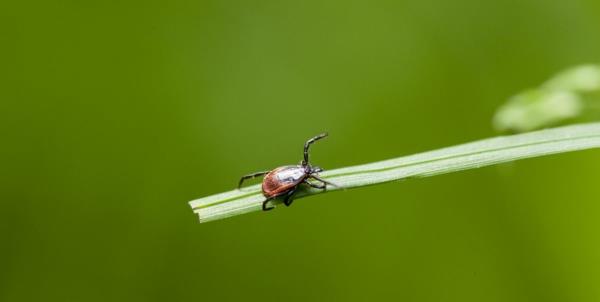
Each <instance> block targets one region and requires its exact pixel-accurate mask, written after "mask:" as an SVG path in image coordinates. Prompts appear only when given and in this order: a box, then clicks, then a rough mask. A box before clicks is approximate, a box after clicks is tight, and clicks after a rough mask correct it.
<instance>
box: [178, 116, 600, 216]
mask: <svg viewBox="0 0 600 302" xmlns="http://www.w3.org/2000/svg"><path fill="white" fill-rule="evenodd" d="M598 147H600V123H593V124H582V125H573V126H566V127H560V128H554V129H548V130H541V131H536V132H529V133H525V134H518V135H511V136H501V137H495V138H490V139H484V140H480V141H475V142H472V143H467V144H462V145H458V146H454V147H448V148H443V149H438V150H435V151H429V152H424V153H419V154H415V155H410V156H404V157H399V158H395V159H390V160H385V161H380V162H375V163H370V164H364V165H359V166H352V167H346V168H340V169H335V170H329V171H326V172H323V173H321V177H322V178H324V179H326V180H329V181H331V182H334V183H336V184H338V185H340V186H342V187H344V188H357V187H363V186H368V185H374V184H379V183H385V182H390V181H395V180H400V179H406V178H415V177H426V176H433V175H438V174H444V173H450V172H456V171H461V170H467V169H474V168H479V167H484V166H489V165H494V164H499V163H504V162H509V161H514V160H518V159H524V158H530V157H536V156H543V155H549V154H555V153H563V152H570V151H576V150H583V149H591V148H598ZM232 183H235V179H234V181H233V182H232ZM336 190H340V188H335V187H329V188H328V189H327V190H326V191H323V190H318V189H313V188H302V189H300V190H299V191H298V193H297V194H296V195H295V199H298V198H301V197H306V196H309V195H314V194H320V193H326V192H331V191H336ZM263 201H264V197H263V196H262V193H261V189H260V185H254V186H249V187H245V188H242V190H232V191H229V192H225V193H220V194H216V195H211V196H208V197H204V198H200V199H196V200H193V201H191V202H190V203H189V204H190V206H191V207H192V209H193V210H194V212H195V213H196V214H198V216H199V217H200V222H207V221H211V220H216V219H222V218H226V217H230V216H234V215H239V214H244V213H248V212H253V211H259V210H260V209H261V204H262V202H263ZM279 203H280V202H279V201H275V204H279Z"/></svg>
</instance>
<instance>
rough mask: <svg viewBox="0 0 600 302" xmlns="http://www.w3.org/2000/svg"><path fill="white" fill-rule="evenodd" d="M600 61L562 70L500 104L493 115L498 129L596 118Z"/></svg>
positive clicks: (599, 106) (522, 128) (514, 129)
mask: <svg viewBox="0 0 600 302" xmlns="http://www.w3.org/2000/svg"><path fill="white" fill-rule="evenodd" d="M599 113H600V65H595V64H587V65H580V66H576V67H572V68H569V69H567V70H564V71H562V72H560V73H558V74H556V75H555V76H554V77H552V78H550V79H549V80H547V81H546V82H545V83H543V84H542V85H540V86H539V87H536V88H532V89H528V90H525V91H523V92H521V93H519V94H517V95H515V96H512V97H511V98H509V100H508V101H507V102H506V103H505V104H504V105H502V106H501V107H500V108H499V109H498V110H497V111H496V114H495V116H494V119H493V124H494V128H495V129H496V130H498V131H502V132H527V131H531V130H536V129H540V128H545V127H549V126H556V125H559V124H564V123H571V122H585V121H590V120H598V119H599V118H600V115H599Z"/></svg>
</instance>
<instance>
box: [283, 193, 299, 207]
mask: <svg viewBox="0 0 600 302" xmlns="http://www.w3.org/2000/svg"><path fill="white" fill-rule="evenodd" d="M294 193H296V189H293V190H291V191H289V192H288V193H287V194H285V198H284V199H283V204H284V205H285V206H286V207H289V206H290V205H291V204H292V202H294V200H293V199H292V196H293V195H294Z"/></svg>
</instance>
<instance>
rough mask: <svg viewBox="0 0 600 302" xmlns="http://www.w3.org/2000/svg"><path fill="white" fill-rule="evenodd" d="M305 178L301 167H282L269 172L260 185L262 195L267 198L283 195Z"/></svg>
mask: <svg viewBox="0 0 600 302" xmlns="http://www.w3.org/2000/svg"><path fill="white" fill-rule="evenodd" d="M305 178H306V173H305V171H304V168H303V167H302V166H283V167H279V168H277V169H275V170H273V171H271V172H269V173H268V174H267V175H266V176H265V178H264V179H263V183H262V191H263V195H264V196H265V197H267V198H271V197H277V196H280V195H283V194H285V193H287V192H289V191H290V190H292V189H293V188H294V187H296V186H297V185H298V184H299V183H301V182H302V181H303V180H304V179H305Z"/></svg>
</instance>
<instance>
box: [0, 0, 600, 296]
mask: <svg viewBox="0 0 600 302" xmlns="http://www.w3.org/2000/svg"><path fill="white" fill-rule="evenodd" d="M0 16H1V18H0V25H1V26H0V45H1V47H0V54H1V59H0V62H2V63H1V65H2V66H0V70H1V72H0V80H1V81H0V87H2V88H1V89H0V90H1V91H0V112H1V116H2V118H1V120H0V125H1V127H0V134H1V142H2V143H1V146H0V158H1V159H0V160H1V167H0V171H1V172H0V190H1V191H0V192H1V195H0V198H1V200H0V202H1V203H0V206H1V208H0V301H238V300H247V301H263V302H264V301H281V300H285V301H307V300H338V301H339V300H345V301H367V300H402V301H598V300H600V286H598V284H599V282H600V238H599V236H598V234H599V230H600V198H599V196H600V186H599V185H598V183H599V182H598V180H599V177H600V153H599V152H598V151H596V150H591V151H584V152H577V153H570V154H563V155H556V156H550V157H544V158H536V159H530V160H525V161H520V162H517V163H512V164H506V165H502V166H495V167H488V168H483V169H479V170H471V171H466V172H460V173H455V174H450V175H443V176H436V177H432V178H426V179H420V180H410V181H403V182H395V183H390V184H385V185H378V186H373V187H366V188H361V189H356V190H350V191H344V192H336V193H331V194H323V195H319V196H314V197H311V198H306V199H302V200H299V201H298V202H296V203H295V204H294V205H293V207H291V208H282V207H280V208H278V209H277V210H275V211H272V212H269V213H261V212H256V213H252V214H248V215H242V216H238V217H234V218H230V219H226V220H221V221H216V222H211V223H207V224H199V223H198V221H197V217H195V216H194V214H193V213H192V211H191V209H190V208H189V206H188V204H187V202H188V201H189V200H192V199H195V198H198V197H202V196H206V195H210V194H214V193H218V192H222V191H226V190H230V189H232V188H233V187H234V186H235V185H236V182H237V180H238V177H239V176H240V175H242V174H244V173H248V172H253V171H256V170H263V169H269V168H273V167H275V166H278V165H282V164H288V163H296V162H298V161H299V160H300V157H301V147H302V144H303V143H304V140H305V139H307V138H308V137H310V136H312V135H314V134H316V133H319V132H321V131H324V130H327V131H329V132H330V137H329V138H328V139H327V140H324V141H322V142H320V143H319V144H318V145H315V147H314V148H313V150H312V151H313V152H312V155H313V160H314V162H315V163H316V164H318V165H320V166H322V167H324V168H326V169H327V168H338V167H343V166H348V165H353V164H360V163H367V162H371V161H376V160H383V159H388V158H392V157H397V156H401V155H407V154H411V153H415V152H420V151H426V150H430V149H435V148H439V147H444V146H448V145H453V144H458V143H463V142H468V141H471V140H475V139H480V138H485V137H489V136H493V135H496V133H495V132H494V131H493V128H492V127H491V119H492V116H493V114H494V111H495V109H496V108H497V107H498V106H499V105H500V104H502V103H503V102H504V101H505V100H506V99H507V97H509V96H511V95H513V94H515V93H517V92H519V91H522V90H523V89H526V88H528V87H532V86H536V85H539V84H540V83H541V82H543V81H545V80H546V79H547V78H548V77H549V76H551V75H553V74H554V73H556V72H557V71H560V70H562V69H564V68H566V67H569V66H572V65H577V64H581V63H588V62H598V61H600V38H599V37H600V30H599V29H600V2H599V1H597V0H574V1H543V0H509V1H476V0H457V1H433V0H418V1H412V0H411V1H329V0H326V1H311V0H308V1H205V0H201V1H186V0H183V1H182V0H174V1H168V2H167V1H83V2H82V1H18V2H17V1H7V2H3V3H2V4H1V5H0Z"/></svg>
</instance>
